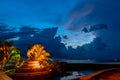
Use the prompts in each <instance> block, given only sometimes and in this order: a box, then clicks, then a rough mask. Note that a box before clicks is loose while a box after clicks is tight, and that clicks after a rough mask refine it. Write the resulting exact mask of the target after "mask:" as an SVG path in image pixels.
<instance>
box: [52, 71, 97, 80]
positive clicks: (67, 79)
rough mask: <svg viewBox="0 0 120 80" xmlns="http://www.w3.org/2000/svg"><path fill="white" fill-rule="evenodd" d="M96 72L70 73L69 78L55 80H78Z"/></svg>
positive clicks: (56, 79)
mask: <svg viewBox="0 0 120 80" xmlns="http://www.w3.org/2000/svg"><path fill="white" fill-rule="evenodd" d="M94 72H95V71H70V72H68V73H70V75H69V76H64V77H59V78H55V79H54V80H70V79H74V78H78V77H80V76H85V75H88V74H91V73H94Z"/></svg>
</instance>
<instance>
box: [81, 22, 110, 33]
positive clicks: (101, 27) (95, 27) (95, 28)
mask: <svg viewBox="0 0 120 80" xmlns="http://www.w3.org/2000/svg"><path fill="white" fill-rule="evenodd" d="M98 30H108V26H107V25H106V24H95V25H92V26H90V27H89V28H86V27H84V28H83V29H82V31H83V32H85V33H89V32H92V31H98Z"/></svg>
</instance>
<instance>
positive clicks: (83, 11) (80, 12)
mask: <svg viewBox="0 0 120 80" xmlns="http://www.w3.org/2000/svg"><path fill="white" fill-rule="evenodd" d="M92 10H93V5H92V4H91V3H78V4H77V5H76V6H75V7H74V8H73V10H72V11H71V12H70V14H69V15H68V17H67V19H66V22H65V24H64V25H63V26H64V28H65V29H68V30H71V31H79V30H81V29H82V28H83V27H84V25H85V24H86V23H85V22H83V21H84V19H83V18H84V17H86V16H87V15H89V14H90V13H91V12H92Z"/></svg>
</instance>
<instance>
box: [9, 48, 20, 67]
mask: <svg viewBox="0 0 120 80" xmlns="http://www.w3.org/2000/svg"><path fill="white" fill-rule="evenodd" d="M20 58H21V56H20V50H19V49H18V48H12V49H11V50H10V57H9V62H12V63H13V64H14V67H15V68H16V67H17V65H18V64H19V60H20Z"/></svg>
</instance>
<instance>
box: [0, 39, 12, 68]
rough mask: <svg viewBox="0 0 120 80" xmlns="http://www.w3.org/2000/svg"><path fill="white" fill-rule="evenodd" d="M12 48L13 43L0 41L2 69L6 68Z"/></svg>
mask: <svg viewBox="0 0 120 80" xmlns="http://www.w3.org/2000/svg"><path fill="white" fill-rule="evenodd" d="M11 48H12V43H11V42H8V41H4V40H0V64H1V69H3V67H5V66H6V63H7V61H8V59H9V56H10V55H9V52H10V49H11Z"/></svg>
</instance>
